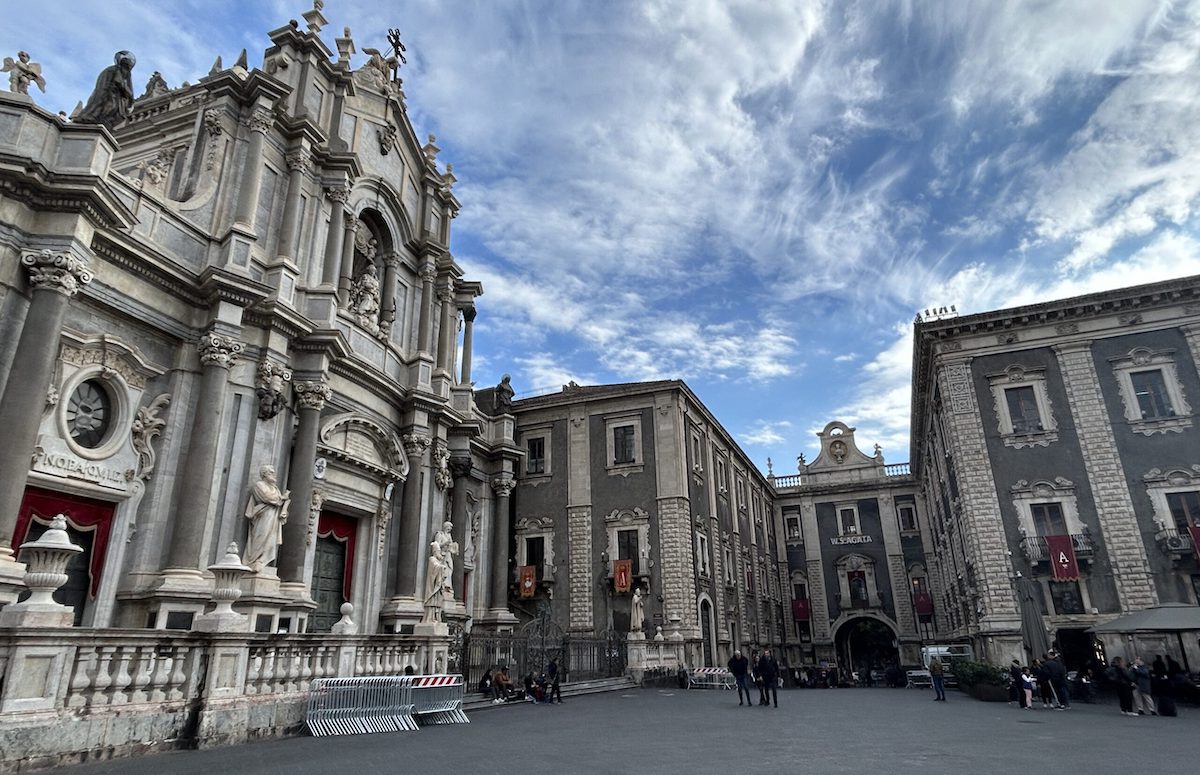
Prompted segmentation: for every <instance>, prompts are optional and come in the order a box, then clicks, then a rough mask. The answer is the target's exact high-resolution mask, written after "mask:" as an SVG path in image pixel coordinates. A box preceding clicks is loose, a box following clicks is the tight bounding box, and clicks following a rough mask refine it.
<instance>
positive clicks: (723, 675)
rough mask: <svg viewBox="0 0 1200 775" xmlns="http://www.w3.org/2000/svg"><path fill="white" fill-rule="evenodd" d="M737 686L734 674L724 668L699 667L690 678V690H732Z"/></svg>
mask: <svg viewBox="0 0 1200 775" xmlns="http://www.w3.org/2000/svg"><path fill="white" fill-rule="evenodd" d="M735 686H737V681H736V680H735V679H734V677H733V674H732V673H730V672H729V671H728V670H726V669H725V668H723V667H697V668H695V669H694V670H692V672H691V674H690V675H689V676H688V688H689V689H693V688H695V689H732V688H733V687H735Z"/></svg>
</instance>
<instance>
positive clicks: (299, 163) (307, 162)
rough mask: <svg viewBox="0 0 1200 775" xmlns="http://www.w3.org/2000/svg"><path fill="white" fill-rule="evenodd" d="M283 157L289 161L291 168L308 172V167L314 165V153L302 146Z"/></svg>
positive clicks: (288, 164)
mask: <svg viewBox="0 0 1200 775" xmlns="http://www.w3.org/2000/svg"><path fill="white" fill-rule="evenodd" d="M283 159H284V161H286V162H287V167H288V169H289V170H300V171H301V172H307V171H308V168H309V167H311V166H312V154H310V153H309V152H308V151H305V150H303V149H300V148H297V149H295V150H292V151H288V152H287V156H284V157H283Z"/></svg>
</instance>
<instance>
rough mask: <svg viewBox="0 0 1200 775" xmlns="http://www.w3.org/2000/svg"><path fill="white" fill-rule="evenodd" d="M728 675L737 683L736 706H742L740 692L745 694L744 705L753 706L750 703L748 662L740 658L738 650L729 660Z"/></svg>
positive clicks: (742, 657)
mask: <svg viewBox="0 0 1200 775" xmlns="http://www.w3.org/2000/svg"><path fill="white" fill-rule="evenodd" d="M729 673H730V675H732V676H733V680H734V681H735V682H737V692H738V705H741V704H742V692H743V691H744V692H746V702H745V704H746V705H753V704H754V703H752V702H750V660H748V659H746V658H745V657H744V656H742V652H741V651H740V650H735V651H734V652H733V656H732V657H730V658H729Z"/></svg>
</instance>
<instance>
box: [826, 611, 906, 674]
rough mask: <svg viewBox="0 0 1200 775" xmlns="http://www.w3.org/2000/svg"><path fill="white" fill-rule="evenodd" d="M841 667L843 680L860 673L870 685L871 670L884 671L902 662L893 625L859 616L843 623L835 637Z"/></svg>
mask: <svg viewBox="0 0 1200 775" xmlns="http://www.w3.org/2000/svg"><path fill="white" fill-rule="evenodd" d="M834 643H835V646H836V648H837V654H838V667H839V672H840V673H841V676H842V678H843V680H850V674H851V671H856V672H857V673H858V675H859V680H860V681H862V682H866V681H867V680H868V679H869V676H870V671H872V670H878V671H883V670H886V669H887V668H888V667H891V666H892V665H898V664H899V663H900V651H899V649H898V648H897V640H896V632H895V630H893V629H892V628H891V626H890V625H889V624H887V623H886V622H883V621H881V620H879V619H876V618H874V617H870V616H856V617H854V618H852V619H849V620H847V621H845V622H843V623H842V625H841V626H840V627H838V629H837V634H836V635H835V636H834Z"/></svg>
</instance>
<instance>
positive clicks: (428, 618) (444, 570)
mask: <svg viewBox="0 0 1200 775" xmlns="http://www.w3.org/2000/svg"><path fill="white" fill-rule="evenodd" d="M429 549H430V553H429V564H428V565H427V566H426V568H425V603H424V609H425V613H424V615H423V616H422V617H421V621H422V622H426V623H431V622H440V621H441V620H442V609H443V607H444V606H445V603H446V580H447V578H448V577H449V565H448V564H447V563H446V560H445V556H446V555H445V553H444V552H443V551H442V549H441V547H440V546H438V542H437V541H433V542H431V543H430V544H429Z"/></svg>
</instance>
